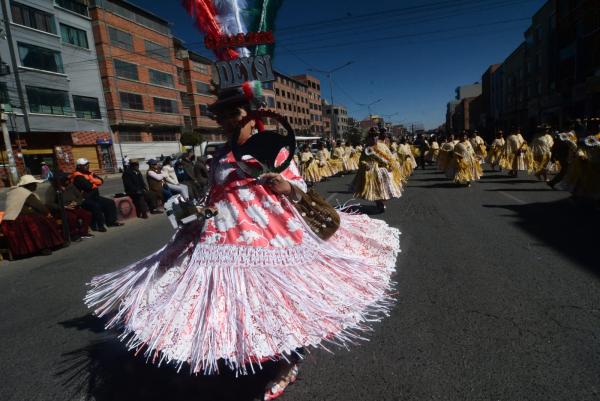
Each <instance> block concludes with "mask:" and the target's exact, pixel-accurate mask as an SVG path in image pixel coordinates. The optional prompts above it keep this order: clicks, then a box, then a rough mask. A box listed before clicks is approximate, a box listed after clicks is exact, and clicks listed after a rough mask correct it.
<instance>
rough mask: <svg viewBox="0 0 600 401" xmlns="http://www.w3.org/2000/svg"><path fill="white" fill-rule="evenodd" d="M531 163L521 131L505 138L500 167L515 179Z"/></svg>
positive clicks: (531, 159)
mask: <svg viewBox="0 0 600 401" xmlns="http://www.w3.org/2000/svg"><path fill="white" fill-rule="evenodd" d="M531 163H533V157H532V155H531V151H530V150H529V148H528V146H527V141H526V140H525V139H524V138H523V136H522V135H521V130H520V129H518V130H517V131H516V132H515V133H514V134H512V135H509V137H508V138H506V145H505V146H504V151H503V153H502V158H501V160H500V166H501V167H502V168H503V169H505V170H509V175H510V176H512V177H516V176H517V175H518V172H519V171H528V170H529V165H530V164H531Z"/></svg>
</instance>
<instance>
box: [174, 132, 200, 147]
mask: <svg viewBox="0 0 600 401" xmlns="http://www.w3.org/2000/svg"><path fill="white" fill-rule="evenodd" d="M179 141H180V142H181V144H182V145H183V146H198V145H200V143H201V142H202V141H201V139H200V134H199V133H197V132H184V133H183V134H181V139H180V140H179Z"/></svg>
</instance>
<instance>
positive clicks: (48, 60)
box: [18, 42, 64, 72]
mask: <svg viewBox="0 0 600 401" xmlns="http://www.w3.org/2000/svg"><path fill="white" fill-rule="evenodd" d="M18 47H19V57H20V58H21V65H22V66H24V67H29V68H35V69H38V70H44V71H52V72H63V71H64V70H63V65H62V58H61V57H60V53H59V52H57V51H56V50H51V49H46V48H44V47H39V46H34V45H29V44H26V43H20V42H19V43H18Z"/></svg>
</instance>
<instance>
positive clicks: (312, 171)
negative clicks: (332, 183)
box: [302, 159, 322, 183]
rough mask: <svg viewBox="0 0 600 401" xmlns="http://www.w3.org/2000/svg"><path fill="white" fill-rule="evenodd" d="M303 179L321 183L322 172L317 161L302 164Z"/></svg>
mask: <svg viewBox="0 0 600 401" xmlns="http://www.w3.org/2000/svg"><path fill="white" fill-rule="evenodd" d="M302 178H303V179H304V181H306V182H311V183H315V182H319V181H321V178H322V177H321V172H320V169H319V162H318V161H317V160H314V159H313V160H311V161H309V162H306V163H303V164H302Z"/></svg>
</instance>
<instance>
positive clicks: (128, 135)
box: [119, 131, 142, 142]
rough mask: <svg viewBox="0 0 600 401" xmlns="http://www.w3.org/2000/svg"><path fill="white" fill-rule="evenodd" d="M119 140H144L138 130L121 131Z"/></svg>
mask: <svg viewBox="0 0 600 401" xmlns="http://www.w3.org/2000/svg"><path fill="white" fill-rule="evenodd" d="M119 142H142V133H141V132H138V131H121V132H119Z"/></svg>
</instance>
